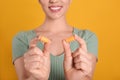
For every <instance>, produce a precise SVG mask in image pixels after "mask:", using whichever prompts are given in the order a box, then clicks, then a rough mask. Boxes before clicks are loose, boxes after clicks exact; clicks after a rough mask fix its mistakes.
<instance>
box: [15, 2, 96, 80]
mask: <svg viewBox="0 0 120 80" xmlns="http://www.w3.org/2000/svg"><path fill="white" fill-rule="evenodd" d="M39 2H40V4H41V7H42V8H43V11H44V12H45V14H46V17H45V21H44V23H43V24H42V25H40V26H39V27H38V28H36V29H35V30H34V31H35V32H36V36H40V35H42V36H46V37H47V38H49V39H50V40H51V42H49V43H45V44H44V49H43V51H42V50H40V49H39V48H38V47H37V46H36V43H37V42H38V41H39V40H38V37H36V38H34V39H32V40H31V42H30V44H29V49H28V51H27V52H26V53H24V56H22V57H20V58H18V59H16V60H15V61H14V64H15V69H16V72H17V75H18V79H19V80H48V78H49V74H50V53H52V55H54V56H58V55H61V53H62V52H64V54H65V55H64V62H63V64H64V73H65V78H66V80H91V79H92V77H93V73H94V69H95V65H96V57H95V56H94V55H93V54H92V53H89V52H88V51H87V47H86V46H87V45H86V43H85V41H84V40H83V39H82V38H80V37H78V36H77V35H74V36H75V39H76V40H77V41H78V42H79V44H80V45H81V46H80V47H79V48H78V49H77V50H76V51H75V52H71V50H70V44H69V43H67V42H66V41H65V40H64V39H66V38H67V37H70V36H72V35H73V34H72V31H73V28H72V27H71V26H70V25H68V24H67V21H66V18H65V15H66V11H67V9H68V8H69V5H70V3H71V0H39ZM51 5H52V6H53V5H59V6H63V8H62V9H61V10H60V11H59V12H57V13H53V12H51V11H50V10H49V8H48V7H49V6H51ZM56 25H57V28H56ZM56 35H57V36H56ZM58 45H59V46H58Z"/></svg>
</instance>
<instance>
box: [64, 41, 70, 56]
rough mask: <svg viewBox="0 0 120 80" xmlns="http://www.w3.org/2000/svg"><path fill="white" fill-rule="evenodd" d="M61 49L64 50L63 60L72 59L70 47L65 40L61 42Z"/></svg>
mask: <svg viewBox="0 0 120 80" xmlns="http://www.w3.org/2000/svg"><path fill="white" fill-rule="evenodd" d="M63 48H64V55H65V58H67V57H72V54H71V50H70V45H69V43H67V42H66V41H65V40H63Z"/></svg>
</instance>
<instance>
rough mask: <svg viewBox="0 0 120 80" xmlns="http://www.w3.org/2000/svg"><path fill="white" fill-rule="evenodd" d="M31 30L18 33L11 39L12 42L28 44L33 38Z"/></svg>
mask: <svg viewBox="0 0 120 80" xmlns="http://www.w3.org/2000/svg"><path fill="white" fill-rule="evenodd" d="M34 35H35V34H34V32H33V30H29V31H20V32H18V33H17V34H16V35H15V36H14V37H13V42H16V41H21V42H23V43H26V42H29V40H31V39H32V38H33V37H34Z"/></svg>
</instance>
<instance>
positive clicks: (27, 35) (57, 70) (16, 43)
mask: <svg viewBox="0 0 120 80" xmlns="http://www.w3.org/2000/svg"><path fill="white" fill-rule="evenodd" d="M73 34H76V35H78V36H80V37H81V38H83V39H84V40H85V42H86V45H87V49H88V52H90V53H92V54H94V55H95V56H96V57H97V56H98V39H97V37H96V35H95V34H94V33H93V32H91V31H89V30H79V29H77V28H74V29H73ZM34 37H36V33H35V32H34V31H33V30H30V31H27V32H19V33H18V34H17V35H16V36H15V37H14V38H13V42H12V59H13V62H14V61H15V60H16V59H17V58H19V57H21V56H23V54H24V53H25V52H26V51H27V50H28V48H29V43H30V41H31V39H33V38H34ZM37 47H39V48H40V49H41V50H43V47H44V45H43V44H42V42H38V43H37ZM78 47H79V43H78V42H77V41H73V42H71V43H70V48H71V51H75V50H76V49H77V48H78ZM50 57H51V58H50V60H51V71H50V76H49V80H65V76H64V69H63V60H64V53H62V54H61V55H59V56H54V55H52V54H50Z"/></svg>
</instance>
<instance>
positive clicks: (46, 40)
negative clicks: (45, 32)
mask: <svg viewBox="0 0 120 80" xmlns="http://www.w3.org/2000/svg"><path fill="white" fill-rule="evenodd" d="M39 40H40V41H42V42H44V43H49V42H51V41H50V40H49V39H48V38H47V37H44V36H40V37H39Z"/></svg>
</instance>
